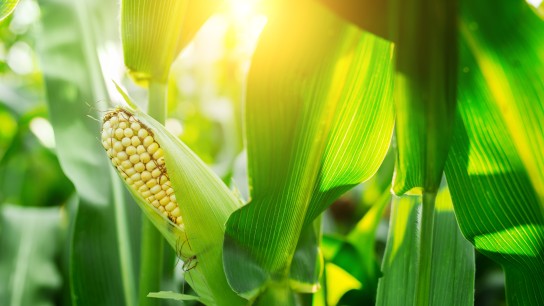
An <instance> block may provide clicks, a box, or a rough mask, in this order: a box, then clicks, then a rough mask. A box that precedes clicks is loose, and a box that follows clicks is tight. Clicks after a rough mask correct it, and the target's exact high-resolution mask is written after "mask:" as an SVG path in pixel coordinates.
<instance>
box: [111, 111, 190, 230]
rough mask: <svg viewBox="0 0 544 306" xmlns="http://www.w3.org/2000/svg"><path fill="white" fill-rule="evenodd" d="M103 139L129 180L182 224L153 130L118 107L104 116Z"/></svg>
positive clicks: (159, 207) (146, 198)
mask: <svg viewBox="0 0 544 306" xmlns="http://www.w3.org/2000/svg"><path fill="white" fill-rule="evenodd" d="M101 142H102V145H103V146H104V149H105V150H106V152H107V154H108V157H109V158H110V160H111V161H112V163H113V165H114V166H116V168H117V170H118V171H119V174H120V175H121V177H123V178H124V179H125V181H126V183H127V184H128V185H130V187H131V188H132V189H133V190H135V191H136V192H138V193H139V194H140V195H141V196H142V198H144V199H145V200H146V201H147V202H148V203H149V205H151V206H153V207H155V208H157V209H158V210H159V211H160V212H161V214H163V215H164V216H166V217H168V218H169V219H170V220H171V221H172V222H174V223H176V224H178V225H181V224H182V221H183V220H182V218H181V213H180V209H179V205H178V202H177V201H176V197H175V195H174V189H172V187H171V186H172V184H171V183H170V178H169V177H168V172H167V167H166V165H165V163H164V152H163V149H162V148H161V147H160V144H159V143H158V142H157V141H156V140H155V138H154V134H153V132H152V131H151V130H150V129H149V128H148V127H147V126H146V125H145V124H144V123H142V122H141V121H139V120H138V119H137V118H136V117H134V116H133V115H132V114H131V113H130V112H129V111H127V110H124V109H121V108H117V109H115V110H113V111H110V112H108V113H107V114H106V115H105V116H104V120H103V125H102V132H101Z"/></svg>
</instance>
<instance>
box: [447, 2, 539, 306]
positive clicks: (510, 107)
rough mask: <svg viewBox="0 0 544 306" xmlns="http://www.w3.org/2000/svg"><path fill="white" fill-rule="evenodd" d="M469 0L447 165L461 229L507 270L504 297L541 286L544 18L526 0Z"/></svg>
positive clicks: (533, 298) (514, 299)
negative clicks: (489, 7)
mask: <svg viewBox="0 0 544 306" xmlns="http://www.w3.org/2000/svg"><path fill="white" fill-rule="evenodd" d="M494 7H495V8H494V10H495V12H496V14H495V15H494V16H488V15H487V14H485V13H484V12H482V11H481V9H483V4H481V3H475V2H470V1H467V3H465V7H464V10H463V20H462V26H461V33H462V40H461V42H462V45H461V46H462V49H461V59H462V64H463V67H464V68H463V71H462V77H461V78H460V87H461V89H462V91H460V93H461V95H460V97H459V98H460V99H459V105H458V106H459V107H458V113H457V118H456V120H457V121H456V132H455V134H454V139H453V144H452V148H451V151H450V156H449V159H448V162H447V165H446V175H447V177H448V182H449V184H450V188H451V194H452V198H453V203H454V206H455V212H456V215H457V218H458V221H459V225H460V227H461V230H462V231H463V233H464V235H465V236H466V237H467V238H468V239H469V240H470V241H471V242H472V243H473V244H474V245H475V248H476V249H477V250H478V251H479V252H481V253H483V254H484V255H486V256H488V257H490V258H491V259H493V260H494V261H496V262H497V263H499V264H500V265H501V266H502V267H503V269H504V272H505V279H506V297H507V300H508V303H509V304H510V305H539V304H540V303H541V302H542V300H544V296H543V293H542V290H541V288H540V286H539V285H537V284H541V283H542V282H543V281H544V279H543V277H544V213H543V197H542V188H541V187H540V186H542V183H543V180H542V169H543V167H544V163H543V162H542V160H543V159H542V154H544V153H543V152H542V147H543V146H542V144H543V141H544V136H543V132H542V131H543V125H542V122H543V118H544V107H543V106H544V103H543V99H542V96H544V81H543V80H542V77H541V76H542V75H543V74H544V68H543V67H544V59H543V58H542V52H541V50H543V48H544V42H543V41H542V36H543V35H544V22H543V21H542V20H541V19H539V18H538V16H536V15H535V13H534V12H533V11H532V10H531V9H530V8H529V7H528V5H527V4H526V3H525V2H523V1H498V2H496V3H495V4H494Z"/></svg>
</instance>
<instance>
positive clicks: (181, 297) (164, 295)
mask: <svg viewBox="0 0 544 306" xmlns="http://www.w3.org/2000/svg"><path fill="white" fill-rule="evenodd" d="M147 296H148V297H152V298H158V299H168V300H176V301H200V299H199V298H198V297H197V296H193V295H187V294H181V293H175V292H172V291H161V292H151V293H149V294H148V295H147Z"/></svg>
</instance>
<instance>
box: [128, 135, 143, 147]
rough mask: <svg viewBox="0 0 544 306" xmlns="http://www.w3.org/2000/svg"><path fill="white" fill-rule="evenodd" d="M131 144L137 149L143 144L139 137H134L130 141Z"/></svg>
mask: <svg viewBox="0 0 544 306" xmlns="http://www.w3.org/2000/svg"><path fill="white" fill-rule="evenodd" d="M130 143H131V144H132V145H133V146H134V147H137V146H139V145H140V144H141V143H142V142H141V141H140V138H138V136H132V138H131V139H130Z"/></svg>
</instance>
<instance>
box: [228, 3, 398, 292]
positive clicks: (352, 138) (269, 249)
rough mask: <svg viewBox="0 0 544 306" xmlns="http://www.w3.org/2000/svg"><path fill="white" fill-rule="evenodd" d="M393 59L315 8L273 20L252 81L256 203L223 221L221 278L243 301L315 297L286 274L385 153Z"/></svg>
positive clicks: (297, 8)
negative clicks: (298, 294)
mask: <svg viewBox="0 0 544 306" xmlns="http://www.w3.org/2000/svg"><path fill="white" fill-rule="evenodd" d="M300 16H304V18H302V19H301V17H300ZM280 45H286V46H298V47H297V48H280V49H278V48H277V46H280ZM391 51H392V49H391V45H390V44H389V43H387V42H385V41H382V40H381V39H379V38H376V37H374V36H372V35H370V34H365V33H363V32H361V31H360V30H359V29H357V28H356V27H354V26H351V25H349V24H347V23H345V22H343V21H342V20H341V19H339V18H338V17H336V16H334V15H333V14H332V13H330V12H329V11H328V10H326V9H325V8H323V7H321V6H320V5H319V4H316V3H313V2H311V1H310V2H304V3H302V4H297V5H292V3H290V5H289V10H282V13H281V15H275V16H270V18H269V22H268V24H267V26H266V28H265V30H264V32H263V33H262V35H261V40H260V42H259V45H258V46H257V50H256V52H255V55H254V58H253V62H252V66H251V69H250V73H249V80H248V88H249V90H248V93H247V106H246V130H247V144H248V166H249V174H250V182H251V188H252V192H251V198H252V200H251V202H250V204H248V205H247V206H245V207H243V208H242V209H240V210H238V211H236V212H235V213H234V214H233V215H232V216H231V217H230V218H229V221H228V223H227V233H226V239H225V254H224V261H225V268H226V272H227V277H228V279H229V283H230V285H231V286H232V287H233V288H234V290H235V291H237V292H239V293H240V294H241V295H242V296H245V297H247V298H254V297H255V296H256V295H258V291H259V290H261V289H263V288H264V287H266V286H269V287H270V288H272V287H273V288H274V289H273V290H275V291H276V292H278V291H279V290H277V288H278V287H281V286H288V285H289V283H288V282H287V279H289V278H291V279H293V280H296V281H295V282H293V283H292V284H291V285H293V286H294V287H293V288H296V290H303V291H305V290H315V289H316V286H315V285H316V284H315V283H314V281H315V278H314V277H308V278H306V277H307V276H311V275H312V273H304V275H289V274H290V272H293V271H292V270H291V267H290V265H291V262H292V260H293V254H294V253H295V249H296V247H297V242H298V241H299V237H300V234H301V232H302V230H303V228H304V226H306V225H308V224H310V223H311V222H312V220H314V219H315V218H316V217H317V216H318V215H319V214H320V213H321V212H322V211H323V210H324V209H325V208H326V207H327V206H328V205H329V204H330V203H331V202H332V201H333V200H334V199H335V198H336V197H338V196H339V195H341V194H342V193H343V192H345V191H347V190H348V189H350V188H351V187H353V186H354V185H356V184H358V183H360V182H361V181H364V180H366V179H368V178H369V177H370V176H372V175H373V174H374V173H375V172H376V171H377V169H378V167H379V165H380V163H381V162H382V160H383V158H384V156H385V154H386V151H387V148H388V146H389V141H390V138H391V133H392V127H393V110H392V101H391V93H392V86H391V85H392V84H391V81H392V78H391V74H392V73H391V72H392V71H391V68H392V67H391ZM312 267H313V266H312ZM297 271H299V272H300V270H297ZM305 278H306V279H305ZM303 283H305V284H304V285H303ZM285 291H288V290H287V289H286V290H285Z"/></svg>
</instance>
